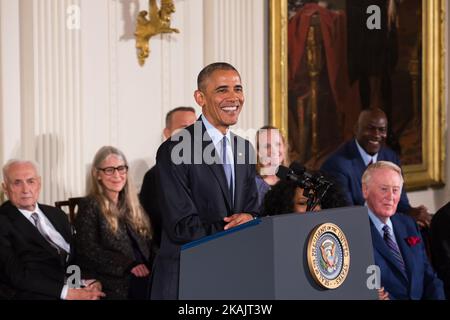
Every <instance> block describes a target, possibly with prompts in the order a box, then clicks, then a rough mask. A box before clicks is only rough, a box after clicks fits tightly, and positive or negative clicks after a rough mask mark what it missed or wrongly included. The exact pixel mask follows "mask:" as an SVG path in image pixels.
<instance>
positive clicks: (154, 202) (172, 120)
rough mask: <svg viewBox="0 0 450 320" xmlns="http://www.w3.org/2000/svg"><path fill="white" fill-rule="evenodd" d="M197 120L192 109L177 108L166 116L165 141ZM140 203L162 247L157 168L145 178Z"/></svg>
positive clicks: (154, 240) (156, 242)
mask: <svg viewBox="0 0 450 320" xmlns="http://www.w3.org/2000/svg"><path fill="white" fill-rule="evenodd" d="M195 120H196V117H195V109H194V108H192V107H177V108H175V109H172V110H170V111H169V112H168V113H167V115H166V127H165V128H164V130H163V135H164V140H167V139H169V138H170V136H171V135H172V134H173V133H176V132H177V131H178V130H179V129H183V128H186V127H187V126H190V125H191V124H193V123H194V122H195ZM139 201H140V202H141V205H142V207H143V208H144V209H145V211H146V212H147V214H148V215H149V216H150V221H151V225H152V229H153V242H154V244H155V245H156V247H158V248H159V246H160V245H161V228H162V226H161V214H162V213H161V209H160V207H159V205H158V196H157V185H156V166H153V167H152V168H150V169H149V170H148V171H147V173H146V174H145V176H144V180H143V182H142V187H141V192H140V193H139Z"/></svg>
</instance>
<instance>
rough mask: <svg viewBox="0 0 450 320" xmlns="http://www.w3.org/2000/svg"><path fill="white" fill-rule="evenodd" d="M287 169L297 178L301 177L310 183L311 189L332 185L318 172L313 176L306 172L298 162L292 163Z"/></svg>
mask: <svg viewBox="0 0 450 320" xmlns="http://www.w3.org/2000/svg"><path fill="white" fill-rule="evenodd" d="M289 168H290V169H291V170H292V171H294V172H295V174H297V175H298V176H303V177H304V179H306V180H308V181H310V183H311V186H312V187H313V188H319V187H320V186H325V185H332V184H333V183H332V182H330V181H328V180H327V179H325V177H324V176H323V175H322V174H320V173H319V172H317V173H315V174H314V175H313V174H311V173H309V172H307V171H306V168H305V167H304V166H303V165H302V164H301V163H300V162H298V161H294V162H292V163H291V165H290V166H289Z"/></svg>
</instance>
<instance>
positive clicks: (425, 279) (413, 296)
mask: <svg viewBox="0 0 450 320" xmlns="http://www.w3.org/2000/svg"><path fill="white" fill-rule="evenodd" d="M402 187H403V177H402V172H401V169H400V168H399V167H398V166H397V165H395V164H394V163H392V162H388V161H378V162H375V163H374V164H371V165H370V166H369V167H368V168H367V169H366V171H365V172H364V174H363V176H362V192H363V196H364V199H365V200H366V206H367V208H368V209H369V210H368V211H369V218H370V227H371V234H372V244H373V248H374V258H375V264H376V265H378V266H379V267H380V270H381V285H382V286H383V287H384V290H385V292H386V293H387V294H388V295H389V298H390V299H403V300H419V299H445V297H444V291H443V286H442V282H441V281H440V280H439V279H438V278H437V276H436V274H435V272H434V271H433V269H432V267H431V265H430V263H429V261H428V258H427V256H426V253H425V247H424V245H423V241H422V238H421V235H420V232H419V229H418V226H417V223H416V222H415V221H414V219H413V218H411V217H409V216H406V215H404V214H402V213H396V210H397V205H398V202H399V199H400V195H401V193H402Z"/></svg>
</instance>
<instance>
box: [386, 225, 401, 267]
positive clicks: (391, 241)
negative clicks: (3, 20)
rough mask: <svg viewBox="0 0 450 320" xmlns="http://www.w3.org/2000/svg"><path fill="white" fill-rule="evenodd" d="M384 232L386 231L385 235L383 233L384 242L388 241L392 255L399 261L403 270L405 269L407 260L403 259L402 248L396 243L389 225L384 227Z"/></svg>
mask: <svg viewBox="0 0 450 320" xmlns="http://www.w3.org/2000/svg"><path fill="white" fill-rule="evenodd" d="M383 232H384V235H383V239H384V242H386V245H387V246H388V247H389V249H390V251H391V253H392V256H393V257H394V259H395V260H396V261H397V262H398V264H399V265H400V267H401V269H402V270H403V271H405V262H404V261H403V258H402V254H401V253H400V249H399V248H398V246H397V244H396V243H395V241H394V239H393V238H392V234H391V228H389V226H388V225H385V226H384V227H383Z"/></svg>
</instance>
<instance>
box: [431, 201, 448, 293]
mask: <svg viewBox="0 0 450 320" xmlns="http://www.w3.org/2000/svg"><path fill="white" fill-rule="evenodd" d="M430 230H431V257H432V262H433V266H434V268H435V269H436V272H437V274H438V276H439V278H441V279H442V281H443V282H444V290H445V296H446V297H447V299H450V202H447V204H446V205H445V206H443V207H442V208H440V209H439V210H438V211H437V212H436V213H435V214H434V215H433V219H432V220H431V226H430Z"/></svg>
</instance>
